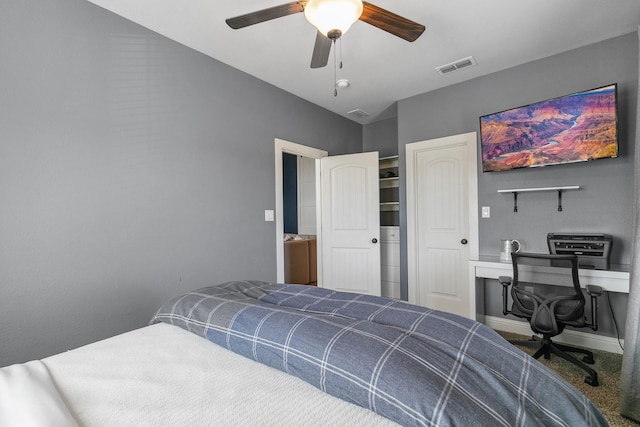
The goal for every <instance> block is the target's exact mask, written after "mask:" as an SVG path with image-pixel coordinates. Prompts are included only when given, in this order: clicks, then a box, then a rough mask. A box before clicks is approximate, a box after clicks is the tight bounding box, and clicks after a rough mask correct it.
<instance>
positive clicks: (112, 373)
mask: <svg viewBox="0 0 640 427" xmlns="http://www.w3.org/2000/svg"><path fill="white" fill-rule="evenodd" d="M42 362H43V364H44V366H46V368H47V369H48V371H49V373H50V374H51V378H52V379H53V383H54V384H55V387H56V389H57V390H58V392H59V393H60V396H61V398H62V400H63V401H64V402H65V403H66V405H67V407H68V409H69V412H70V413H71V414H73V417H74V418H75V421H76V422H77V423H78V425H80V426H87V427H93V426H96V427H99V426H109V427H113V426H154V427H156V426H182V425H190V426H215V425H224V426H247V425H251V426H284V425H286V426H329V425H330V426H371V427H376V426H392V425H394V426H397V424H395V423H393V422H391V421H389V420H387V419H385V418H383V417H380V416H379V415H377V414H375V413H373V412H371V411H369V410H366V409H364V408H361V407H359V406H356V405H353V404H351V403H348V402H345V401H342V400H340V399H337V398H335V397H333V396H330V395H328V394H326V393H323V392H321V391H320V390H318V389H316V388H315V387H313V386H311V385H309V384H307V383H305V382H304V381H302V380H300V379H298V378H296V377H294V376H292V375H288V374H286V373H283V372H280V371H278V370H276V369H273V368H270V367H268V366H265V365H262V364H259V363H257V362H254V361H252V360H249V359H247V358H245V357H242V356H239V355H237V354H235V353H233V352H231V351H228V350H226V349H224V348H221V347H219V346H217V345H215V344H213V343H211V342H209V341H207V340H205V339H203V338H201V337H199V336H196V335H195V334H192V333H190V332H187V331H185V330H183V329H181V328H178V327H176V326H173V325H168V324H165V323H159V324H155V325H152V326H147V327H144V328H141V329H138V330H135V331H131V332H128V333H125V334H122V335H118V336H116V337H113V338H109V339H107V340H103V341H99V342H96V343H94V344H90V345H87V346H85V347H81V348H78V349H75V350H72V351H69V352H66V353H61V354H58V355H55V356H52V357H49V358H46V359H43V360H42Z"/></svg>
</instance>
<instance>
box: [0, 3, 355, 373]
mask: <svg viewBox="0 0 640 427" xmlns="http://www.w3.org/2000/svg"><path fill="white" fill-rule="evenodd" d="M0 62H1V65H0V201H1V205H0V206H1V207H0V242H1V244H0V275H1V280H0V366H4V365H8V364H11V363H15V362H24V361H26V360H28V359H33V358H41V357H44V356H47V355H50V354H53V353H57V352H60V351H64V350H67V349H70V348H73V347H76V346H79V345H82V344H86V343H88V342H91V341H95V340H97V339H101V338H103V337H108V336H112V335H114V334H117V333H120V332H123V331H127V330H130V329H133V328H137V327H141V326H144V325H145V324H146V323H147V322H148V320H149V318H150V317H151V315H152V314H153V312H154V310H155V309H156V308H157V307H158V306H159V305H160V304H161V303H162V302H163V301H165V300H166V299H168V298H171V297H173V296H175V295H177V294H178V293H180V292H183V291H186V290H191V289H195V288H198V287H201V286H205V285H209V284H214V283H218V282H222V281H226V280H231V279H263V280H275V278H276V258H275V225H274V224H275V223H273V222H264V213H263V212H264V210H265V209H274V203H275V201H274V182H275V174H274V138H282V139H285V140H289V141H293V142H297V143H300V144H304V145H309V146H314V147H318V148H322V149H325V150H327V151H329V152H330V153H331V154H344V153H353V152H359V151H361V150H362V127H361V126H360V125H358V124H356V123H353V122H351V121H349V120H347V119H344V118H342V117H339V116H337V115H334V114H332V113H329V112H328V111H326V110H323V109H321V108H319V107H317V106H314V105H312V104H310V103H308V102H306V101H303V100H301V99H300V98H297V97H295V96H292V95H290V94H287V93H285V92H283V91H281V90H279V89H277V88H275V87H273V86H270V85H268V84H265V83H264V82H262V81H259V80H257V79H255V78H253V77H250V76H248V75H246V74H243V73H241V72H239V71H237V70H235V69H232V68H230V67H228V66H226V65H223V64H221V63H219V62H217V61H215V60H212V59H211V58H209V57H206V56H204V55H201V54H199V53H197V52H194V51H192V50H190V49H188V48H185V47H184V46H182V45H179V44H177V43H174V42H172V41H169V40H167V39H166V38H164V37H161V36H159V35H157V34H155V33H153V32H151V31H149V30H147V29H145V28H142V27H140V26H137V25H135V24H133V23H131V22H129V21H126V20H124V19H122V18H120V17H118V16H116V15H113V14H111V13H109V12H107V11H105V10H103V9H101V8H99V7H97V6H95V5H93V4H91V3H89V2H87V1H84V0H21V1H3V2H0Z"/></svg>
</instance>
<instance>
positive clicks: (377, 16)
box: [360, 1, 425, 42]
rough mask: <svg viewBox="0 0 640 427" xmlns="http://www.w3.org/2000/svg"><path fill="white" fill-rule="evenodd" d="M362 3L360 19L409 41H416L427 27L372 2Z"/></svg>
mask: <svg viewBox="0 0 640 427" xmlns="http://www.w3.org/2000/svg"><path fill="white" fill-rule="evenodd" d="M362 4H363V6H364V10H363V11H362V15H360V20H361V21H364V22H366V23H367V24H371V25H373V26H374V27H378V28H380V29H381V30H384V31H386V32H388V33H391V34H393V35H394V36H398V37H400V38H401V39H405V40H406V41H409V42H412V41H415V40H416V39H417V38H418V37H420V35H421V34H422V33H423V32H424V29H425V27H424V25H422V24H418V23H417V22H413V21H411V20H409V19H407V18H403V17H402V16H400V15H396V14H395V13H393V12H389V11H388V10H385V9H382V8H381V7H378V6H376V5H373V4H371V3H367V2H364V1H363V2H362Z"/></svg>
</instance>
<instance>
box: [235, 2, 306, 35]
mask: <svg viewBox="0 0 640 427" xmlns="http://www.w3.org/2000/svg"><path fill="white" fill-rule="evenodd" d="M302 3H303V2H301V1H294V2H291V3H287V4H281V5H280V6H274V7H270V8H267V9H263V10H258V11H256V12H251V13H247V14H245V15H240V16H236V17H235V18H229V19H227V20H226V21H225V22H226V23H227V25H229V26H230V27H231V28H233V29H234V30H238V29H240V28H244V27H248V26H249V25H254V24H259V23H261V22H265V21H270V20H272V19H276V18H282V17H283V16H288V15H293V14H294V13H299V12H303V11H304V6H303V5H302Z"/></svg>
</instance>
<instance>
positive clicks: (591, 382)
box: [584, 376, 598, 387]
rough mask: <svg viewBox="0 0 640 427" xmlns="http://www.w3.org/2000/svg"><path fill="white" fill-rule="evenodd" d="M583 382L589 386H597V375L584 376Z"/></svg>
mask: <svg viewBox="0 0 640 427" xmlns="http://www.w3.org/2000/svg"><path fill="white" fill-rule="evenodd" d="M584 382H585V383H587V384H589V385H590V386H591V387H598V377H597V376H593V377H585V378H584Z"/></svg>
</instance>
